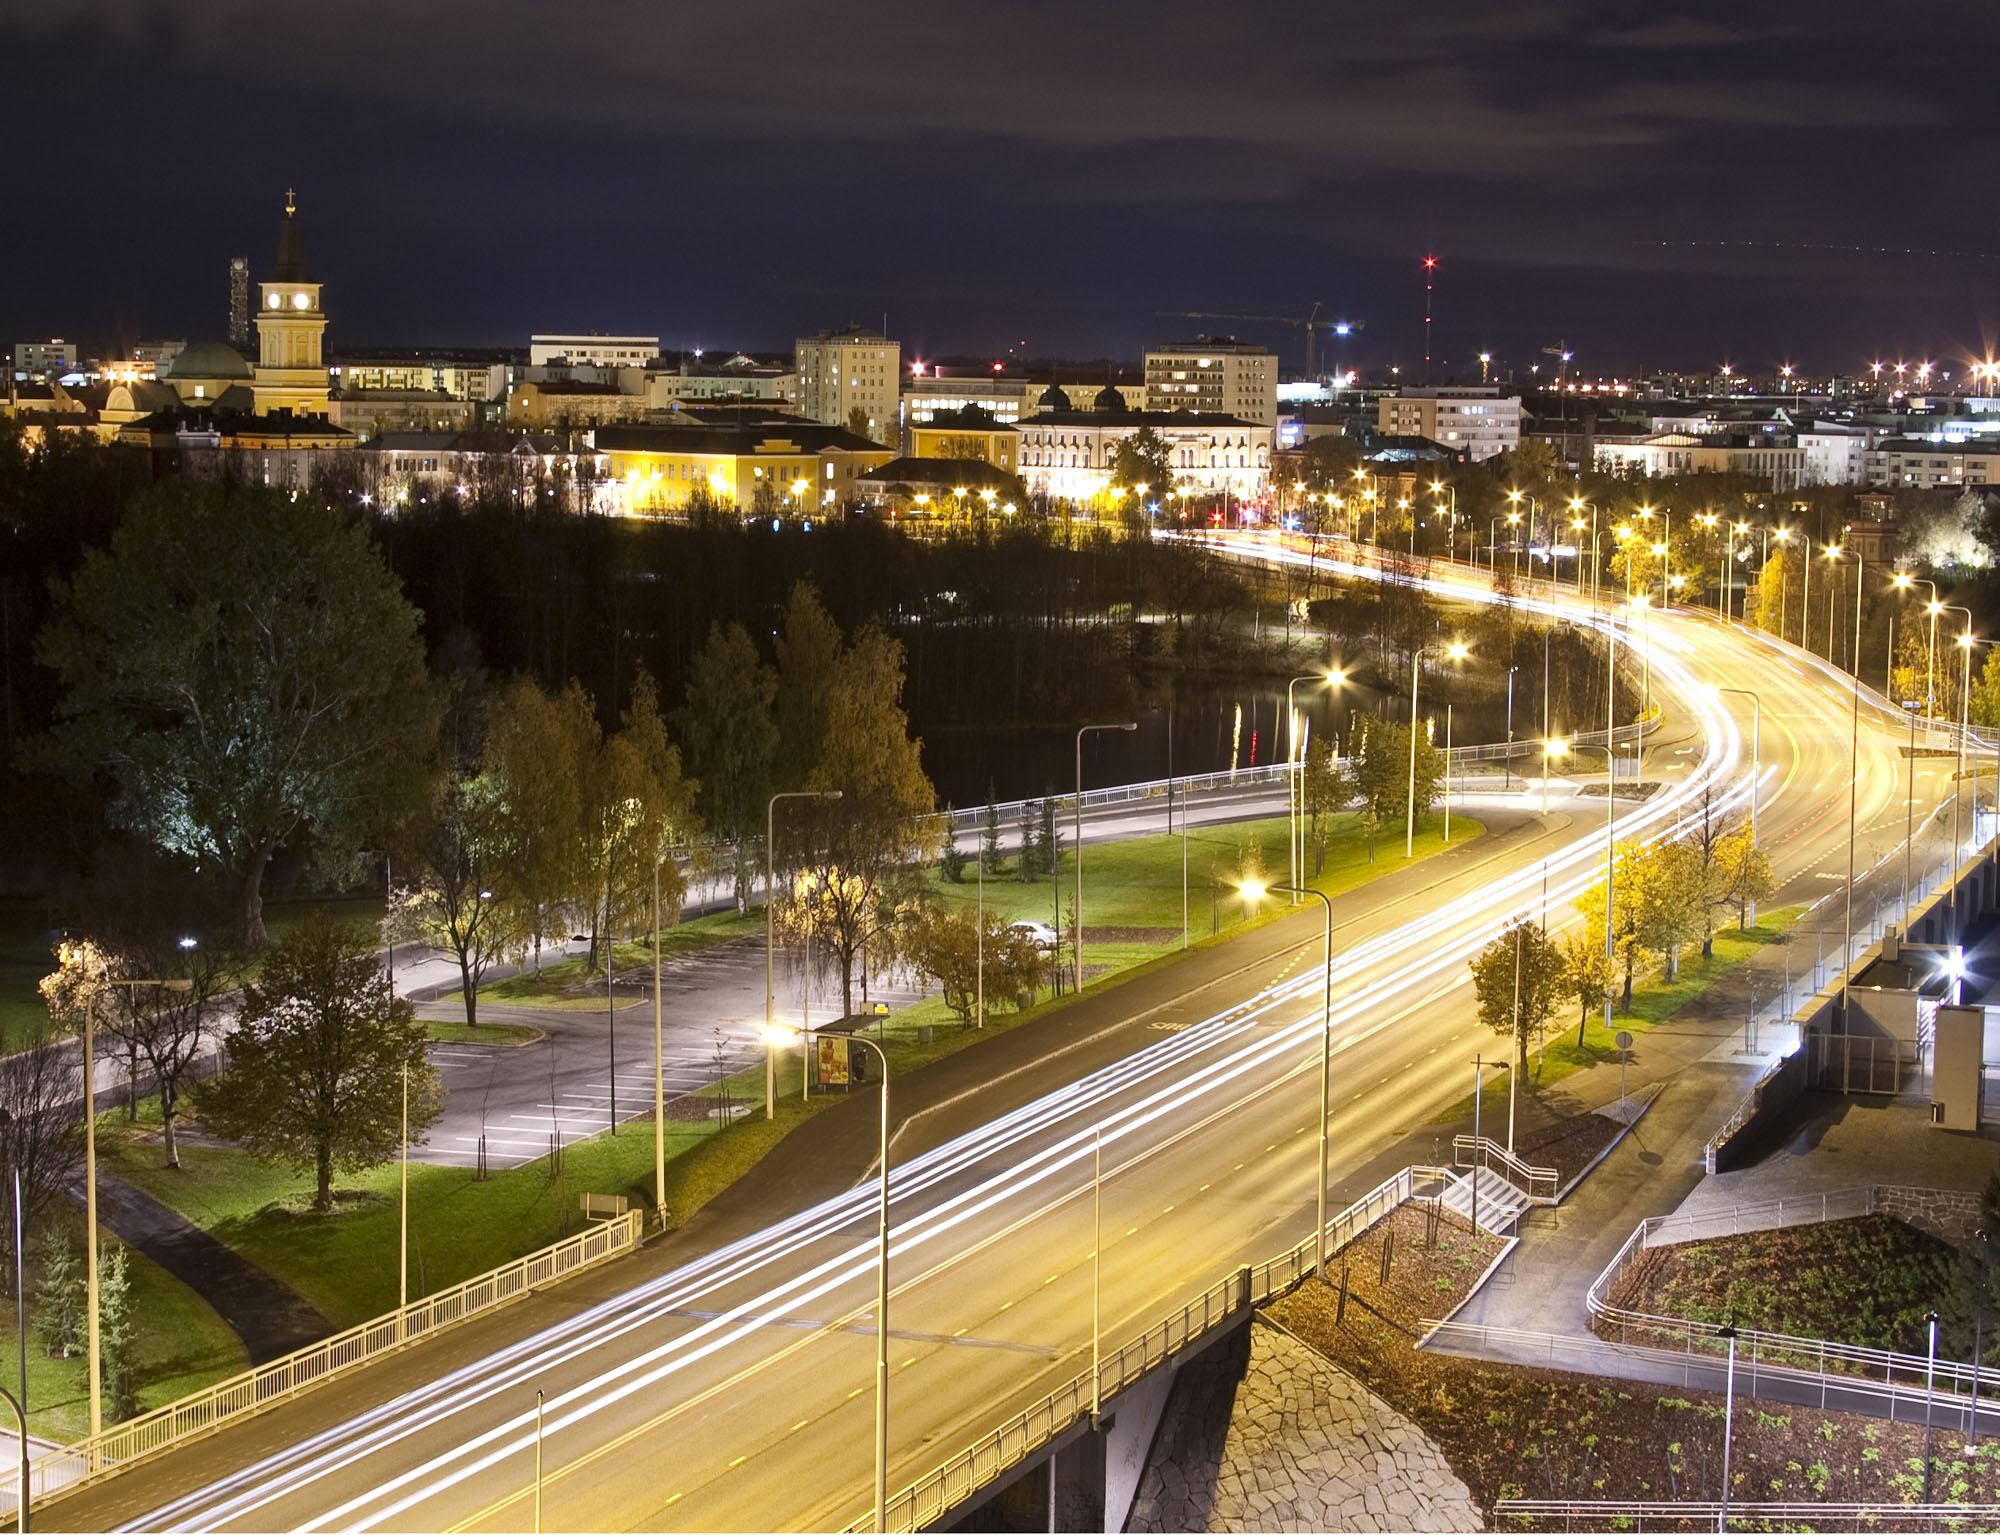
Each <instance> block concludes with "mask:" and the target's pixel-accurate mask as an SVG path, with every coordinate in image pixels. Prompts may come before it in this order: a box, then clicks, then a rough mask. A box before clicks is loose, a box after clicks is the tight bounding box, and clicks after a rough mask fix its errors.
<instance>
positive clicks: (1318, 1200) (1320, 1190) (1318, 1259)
mask: <svg viewBox="0 0 2000 1535" xmlns="http://www.w3.org/2000/svg"><path fill="white" fill-rule="evenodd" d="M1276 888H1277V889H1278V890H1279V891H1281V892H1283V893H1286V894H1289V895H1292V896H1294V897H1297V896H1302V895H1309V896H1312V897H1313V898H1314V899H1315V900H1317V901H1318V902H1319V903H1320V905H1321V906H1323V907H1325V908H1326V948H1325V961H1324V963H1325V980H1324V983H1323V986H1322V991H1321V999H1320V1030H1319V1180H1318V1183H1317V1185H1316V1186H1315V1188H1314V1191H1313V1211H1314V1216H1313V1272H1314V1273H1316V1274H1318V1275H1319V1276H1320V1277H1321V1278H1322V1279H1324V1278H1325V1277H1326V1185H1327V1116H1328V1113H1329V1111H1330V1108H1331V1095H1332V1088H1333V1080H1332V1079H1333V902H1332V900H1330V899H1329V898H1328V896H1327V894H1326V892H1325V891H1324V890H1302V889H1299V888H1296V887H1294V886H1290V885H1279V886H1277V887H1276ZM1237 889H1238V890H1239V891H1240V892H1241V894H1242V896H1243V898H1244V900H1246V901H1249V902H1251V903H1252V904H1253V905H1254V904H1255V903H1256V902H1258V901H1260V900H1262V899H1263V898H1264V885H1263V883H1262V882H1261V881H1259V880H1254V879H1247V880H1245V881H1243V883H1242V884H1241V885H1239V886H1238V887H1237Z"/></svg>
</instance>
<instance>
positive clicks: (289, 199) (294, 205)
mask: <svg viewBox="0 0 2000 1535" xmlns="http://www.w3.org/2000/svg"><path fill="white" fill-rule="evenodd" d="M298 211H299V204H298V194H297V193H296V192H294V191H293V190H292V189H291V188H290V187H286V188H285V212H286V213H287V214H293V213H297V212H298Z"/></svg>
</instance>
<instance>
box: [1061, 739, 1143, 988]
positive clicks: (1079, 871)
mask: <svg viewBox="0 0 2000 1535" xmlns="http://www.w3.org/2000/svg"><path fill="white" fill-rule="evenodd" d="M1138 728H1139V722H1138V721H1137V720H1126V721H1125V722H1124V723H1122V724H1116V725H1085V726H1084V727H1083V728H1082V729H1081V730H1079V731H1077V733H1076V908H1075V910H1074V911H1073V912H1072V913H1071V917H1072V919H1073V920H1074V921H1075V923H1076V944H1075V949H1076V989H1077V990H1078V991H1079V992H1081V991H1082V990H1083V738H1084V737H1085V736H1087V735H1089V734H1090V732H1091V731H1093V730H1137V729H1138ZM1056 942H1057V943H1061V942H1062V933H1061V931H1060V929H1059V930H1058V931H1057V933H1056Z"/></svg>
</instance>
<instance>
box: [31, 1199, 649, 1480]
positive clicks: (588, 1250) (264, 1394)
mask: <svg viewBox="0 0 2000 1535" xmlns="http://www.w3.org/2000/svg"><path fill="white" fill-rule="evenodd" d="M640 1221H641V1214H640V1212H639V1211H637V1210H634V1211H632V1212H631V1213H629V1214H627V1215H623V1216H620V1217H619V1218H618V1219H616V1220H610V1221H604V1222H602V1223H600V1224H598V1225H595V1226H592V1227H591V1228H590V1229H589V1230H587V1231H581V1232H578V1233H577V1234H576V1235H575V1236H573V1237H568V1238H566V1239H565V1240H563V1241H560V1242H557V1243H556V1244H555V1245H554V1246H552V1247H544V1248H542V1249H541V1250H540V1251H539V1252H533V1253H530V1254H528V1256H527V1257H525V1258H517V1259H516V1260H515V1261H514V1262H512V1263H509V1264H505V1265H503V1266H502V1267H500V1268H497V1269H492V1270H489V1271H488V1272H486V1273H484V1274H480V1275H477V1276H475V1277H474V1278H471V1279H468V1280H466V1281H465V1282H464V1283H463V1284H459V1285H454V1286H453V1287H452V1288H451V1289H449V1290H440V1291H439V1292H438V1293H437V1294H435V1295H427V1296H425V1297H424V1298H423V1299H422V1300H418V1301H413V1302H411V1303H410V1304H409V1305H408V1306H405V1307H403V1308H402V1309H401V1310H399V1311H392V1312H389V1313H388V1314H387V1315H385V1316H379V1317H376V1318H375V1319H374V1320H373V1321H369V1322H363V1323H362V1324H361V1325H360V1326H359V1327H350V1328H349V1329H348V1330H347V1331H346V1332H342V1333H336V1334H334V1335H333V1336H332V1337H331V1338H327V1339H325V1340H324V1341H322V1342H319V1343H314V1344H311V1345H309V1346H307V1347H305V1348H302V1349H299V1350H298V1351H297V1352H295V1353H291V1354H287V1355H285V1357H284V1358H282V1359H274V1360H272V1361H271V1362H270V1363H269V1364H263V1365H259V1366H257V1367H256V1368H255V1369H252V1370H246V1371H244V1372H243V1373H242V1374H241V1375H234V1376H231V1377H230V1378H229V1379H228V1380H225V1381H222V1382H219V1383H218V1384H216V1385H213V1386H210V1387H209V1388H208V1389H207V1390H205V1391H197V1392H195V1393H194V1394H193V1395H192V1396H184V1397H182V1398H181V1399H180V1400H179V1401H177V1402H169V1403H168V1404H167V1405H166V1406H164V1407H157V1408H155V1409H154V1410H153V1411H151V1412H149V1413H144V1414H141V1415H140V1416H139V1417H136V1418H133V1419H130V1420H129V1421H127V1422H124V1423H120V1424H117V1425H116V1426H114V1427H112V1428H107V1429H106V1430H104V1432H103V1433H101V1434H99V1435H97V1436H96V1437H95V1438H91V1439H80V1440H78V1441H77V1442H76V1443H75V1444H72V1445H66V1446H64V1447H63V1448H62V1449H60V1450H56V1451H54V1452H52V1453H50V1454H48V1455H44V1456H41V1457H39V1458H38V1459H37V1460H35V1462H34V1463H33V1464H32V1465H31V1466H30V1467H29V1472H28V1474H29V1477H30V1487H31V1496H32V1498H33V1499H34V1500H35V1501H41V1500H43V1499H46V1498H50V1497H56V1496H60V1495H61V1494H63V1493H65V1492H68V1491H71V1490H72V1489H74V1488H77V1487H81V1486H84V1485H85V1484H87V1483H89V1482H93V1481H96V1480H97V1479H99V1478H100V1477H105V1476H109V1475H111V1474H112V1473H113V1472H116V1471H122V1470H124V1469H125V1468H126V1467H127V1466H130V1465H132V1464H134V1463H135V1462H137V1461H141V1460H145V1459H147V1458H148V1457H150V1456H154V1455H158V1454H160V1453H161V1452H162V1451H165V1450H170V1449H173V1448H175V1447H176V1446H178V1445H181V1444H185V1443H186V1442H187V1441H188V1440H190V1439H197V1438H200V1437H201V1436H202V1435H204V1434H210V1433H213V1432H215V1431H216V1430H217V1429H219V1428H223V1427H225V1426H227V1425H228V1424H231V1423H234V1422H237V1421H239V1420H240V1419H242V1418H245V1417H248V1416H250V1415H251V1414H253V1413H257V1412H261V1411H263V1410H264V1409H265V1408H267V1407H269V1406H270V1405H271V1404H272V1403H274V1402H277V1401H281V1400H283V1399H284V1398H286V1397H290V1396H294V1395H296V1394H298V1393H299V1392H301V1391H306V1390H309V1389H311V1388H312V1387H314V1386H317V1385H320V1384H321V1383H322V1382H325V1381H328V1380H331V1379H332V1378H333V1377H334V1376H336V1375H341V1374H344V1373H346V1372H347V1371H349V1370H351V1369H354V1368H356V1367H357V1366H360V1365H364V1364H368V1363H370V1362H372V1361H374V1360H376V1359H379V1358H381V1357H382V1356H383V1355H384V1354H389V1353H393V1352H395V1351H396V1350H398V1349H400V1348H403V1347H404V1346H405V1345H407V1344H410V1343H415V1342H418V1341H419V1340H421V1339H423V1338H427V1337H429V1336H431V1335H432V1334H433V1333H437V1332H442V1331H443V1330H444V1329H446V1328H448V1327H453V1326H456V1325H457V1324H458V1323H460V1322H465V1321H470V1320H471V1319H472V1318H473V1317H476V1316H480V1315H482V1314H484V1313H485V1312H488V1311H492V1310H495V1309H497V1308H498V1307H501V1306H504V1305H506V1304H507V1303H508V1302H510V1301H514V1300H518V1299H520V1298H521V1297H522V1296H524V1295H527V1294H528V1293H530V1292H531V1291H532V1290H534V1289H535V1288H536V1287H537V1286H540V1285H546V1284H550V1283H553V1282H554V1281H555V1280H558V1279H561V1278H564V1277H565V1276H567V1275H570V1274H574V1273H577V1272H579V1271H580V1270H583V1269H586V1268H589V1267H592V1266H593V1265H595V1264H598V1263H602V1262H603V1261H604V1260H605V1259H607V1258H612V1257H616V1256H617V1255H618V1254H620V1253H624V1252H630V1251H631V1250H632V1249H633V1248H635V1247H637V1246H638V1244H639V1227H640ZM19 1477H20V1473H19V1471H18V1470H15V1471H13V1472H12V1473H10V1474H0V1506H4V1507H8V1508H11V1507H13V1506H14V1505H13V1501H12V1499H13V1498H14V1496H15V1495H16V1486H17V1483H18V1481H19Z"/></svg>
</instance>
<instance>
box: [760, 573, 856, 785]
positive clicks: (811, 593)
mask: <svg viewBox="0 0 2000 1535" xmlns="http://www.w3.org/2000/svg"><path fill="white" fill-rule="evenodd" d="M777 648H778V677H777V686H776V693H775V708H776V715H777V725H778V772H777V780H778V786H779V787H780V788H785V789H796V788H799V787H800V786H801V785H803V784H804V783H805V781H806V778H807V776H808V775H809V774H810V773H811V772H812V770H813V768H814V766H815V765H816V764H817V763H818V762H819V758H820V747H821V744H822V742H823V741H824V739H825V737H826V713H827V698H828V695H829V693H830V692H831V691H832V688H833V674H834V670H835V668H837V667H838V666H839V665H840V656H841V635H840V626H839V625H838V624H836V623H835V622H834V621H833V618H832V615H830V614H829V613H828V612H827V611H826V609H825V608H824V607H823V606H822V605H821V604H820V600H819V593H818V592H817V591H815V590H814V589H813V586H812V583H811V582H809V581H801V582H799V583H797V584H796V585H795V586H793V588H792V591H791V595H790V596H789V597H788V598H786V600H785V614H784V619H783V621H782V623H781V624H780V626H779V630H778V647H777Z"/></svg>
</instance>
